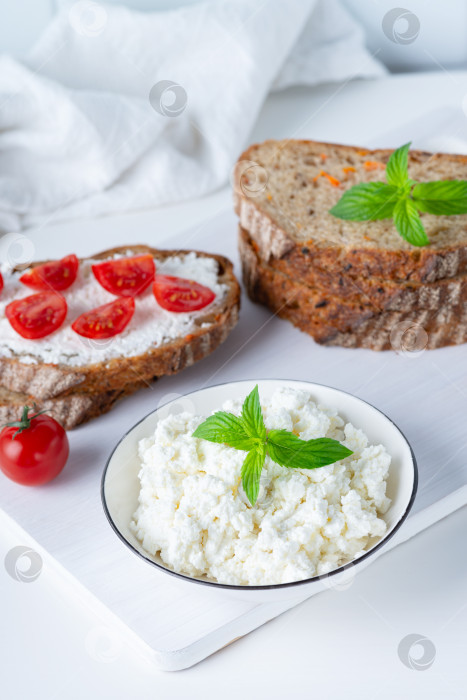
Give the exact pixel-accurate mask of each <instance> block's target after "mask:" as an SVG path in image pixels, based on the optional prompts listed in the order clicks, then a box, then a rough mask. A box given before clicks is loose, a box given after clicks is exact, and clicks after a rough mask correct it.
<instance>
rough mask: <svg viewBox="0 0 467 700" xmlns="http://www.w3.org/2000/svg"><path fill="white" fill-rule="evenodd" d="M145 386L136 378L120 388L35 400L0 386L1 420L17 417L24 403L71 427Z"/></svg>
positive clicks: (67, 428)
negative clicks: (131, 382)
mask: <svg viewBox="0 0 467 700" xmlns="http://www.w3.org/2000/svg"><path fill="white" fill-rule="evenodd" d="M144 386H145V383H143V382H139V383H136V382H135V383H134V384H130V385H127V386H124V387H122V388H121V389H114V390H113V391H104V392H101V393H99V394H85V393H82V392H76V393H74V394H69V395H68V396H63V397H62V396H57V397H56V398H53V399H46V400H45V401H37V400H36V398H35V397H32V396H28V394H22V393H18V392H15V391H8V389H5V388H3V387H0V424H2V425H4V424H5V423H7V422H9V421H15V420H19V419H20V418H21V414H22V411H23V407H24V406H31V407H32V406H33V405H34V406H35V407H37V409H38V410H40V411H42V410H44V411H46V412H47V414H48V415H49V416H52V417H53V418H55V420H56V421H58V422H59V423H60V424H61V425H62V426H63V427H64V428H65V430H71V429H73V428H76V427H77V426H78V425H81V423H85V422H86V421H88V420H91V419H92V418H96V417H97V416H100V415H102V414H103V413H107V411H110V409H111V408H113V406H114V405H115V403H116V402H117V401H118V400H119V399H122V398H124V397H125V396H129V395H130V394H133V393H134V392H135V391H137V390H138V389H141V388H143V387H144Z"/></svg>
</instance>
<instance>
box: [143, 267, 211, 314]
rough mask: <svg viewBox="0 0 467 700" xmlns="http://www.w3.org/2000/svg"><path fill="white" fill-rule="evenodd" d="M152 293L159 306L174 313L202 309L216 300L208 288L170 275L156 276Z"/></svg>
mask: <svg viewBox="0 0 467 700" xmlns="http://www.w3.org/2000/svg"><path fill="white" fill-rule="evenodd" d="M153 291H154V296H155V297H156V300H157V303H158V304H159V306H162V308H163V309H166V310H167V311H175V312H176V313H180V312H183V311H198V310H199V309H204V307H205V306H207V305H208V304H210V303H211V302H212V301H214V299H215V298H216V295H215V294H214V292H213V291H212V289H209V287H204V286H203V285H202V284H198V282H194V281H193V280H186V279H183V278H182V277H172V276H171V275H156V277H155V279H154V286H153Z"/></svg>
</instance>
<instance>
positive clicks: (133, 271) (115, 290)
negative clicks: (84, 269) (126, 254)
mask: <svg viewBox="0 0 467 700" xmlns="http://www.w3.org/2000/svg"><path fill="white" fill-rule="evenodd" d="M92 271H93V272H94V276H95V278H96V279H97V281H98V282H99V284H100V285H102V287H104V289H106V290H107V291H108V292H110V293H111V294H116V295H117V296H119V297H136V296H138V294H141V292H144V290H145V289H146V288H147V287H148V286H149V285H150V284H151V282H152V280H153V279H154V275H155V272H156V266H155V265H154V260H153V257H152V255H135V256H134V257H132V258H118V259H117V260H106V261H105V262H102V263H98V264H97V265H93V266H92Z"/></svg>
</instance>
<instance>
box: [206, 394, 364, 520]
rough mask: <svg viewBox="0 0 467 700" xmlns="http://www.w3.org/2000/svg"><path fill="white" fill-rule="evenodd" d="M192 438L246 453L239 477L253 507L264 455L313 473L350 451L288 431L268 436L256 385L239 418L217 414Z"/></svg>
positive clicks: (290, 466)
mask: <svg viewBox="0 0 467 700" xmlns="http://www.w3.org/2000/svg"><path fill="white" fill-rule="evenodd" d="M193 437H196V438H201V439H203V440H208V441H209V442H218V443H223V444H225V445H228V446H229V447H234V448H235V449H236V450H244V451H245V452H247V453H248V454H247V455H246V457H245V461H244V462H243V465H242V473H241V476H242V485H243V490H244V491H245V493H246V495H247V498H248V500H249V501H250V503H251V505H252V506H254V505H255V503H256V500H257V498H258V493H259V486H260V477H261V471H262V469H263V466H264V461H265V459H266V455H269V457H270V458H271V459H272V460H273V462H276V464H279V465H280V466H281V467H288V468H290V469H316V468H317V467H325V466H326V465H327V464H333V463H334V462H337V461H338V460H340V459H345V457H348V456H349V455H351V454H352V451H351V450H349V449H348V448H347V447H344V445H341V443H340V442H338V441H337V440H332V439H331V438H316V439H315V440H300V438H298V437H297V436H296V435H294V433H290V432H289V431H288V430H270V431H269V433H268V432H267V430H266V426H265V425H264V419H263V413H262V411H261V404H260V401H259V392H258V385H256V386H255V388H254V389H253V391H252V392H251V393H250V394H248V396H247V397H246V399H245V401H244V403H243V406H242V413H241V416H240V417H238V416H234V415H233V414H232V413H226V412H225V411H218V412H217V413H214V415H212V416H210V417H209V418H207V419H206V420H205V421H204V422H203V423H201V425H199V426H198V427H197V428H196V430H195V432H194V433H193Z"/></svg>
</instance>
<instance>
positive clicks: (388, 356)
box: [0, 115, 467, 670]
mask: <svg viewBox="0 0 467 700" xmlns="http://www.w3.org/2000/svg"><path fill="white" fill-rule="evenodd" d="M437 119H438V117H437ZM443 119H444V115H443ZM438 120H439V119H438ZM423 123H424V125H425V127H426V117H424V120H423ZM416 126H417V125H416V124H412V125H410V128H406V129H405V133H401V132H400V131H398V132H397V133H393V134H390V135H388V136H387V138H385V137H380V138H379V139H377V142H378V143H379V144H381V145H382V146H384V145H390V146H391V145H392V146H396V145H399V144H400V143H404V142H405V141H406V140H408V139H409V138H410V136H411V135H413V133H418V131H417V130H416ZM428 136H429V134H428ZM414 145H416V146H423V143H420V142H419V143H417V144H414ZM236 227H237V222H236V219H235V217H234V215H233V214H232V213H231V212H230V210H228V211H227V212H225V211H224V212H223V213H221V214H219V215H217V216H214V218H212V219H210V221H209V222H208V223H206V224H203V225H202V226H201V227H198V228H197V229H194V230H192V231H188V232H185V233H184V234H177V236H176V237H174V238H171V240H170V244H167V245H170V248H175V247H177V246H180V247H181V248H183V247H195V248H198V249H205V250H209V251H212V252H219V253H222V254H224V255H227V256H229V257H231V258H232V259H234V260H236V261H237V259H238V258H237V253H236V241H235V238H236ZM88 238H89V237H88ZM142 238H143V237H142ZM133 239H134V240H136V237H135V234H134V233H133ZM144 239H145V240H144ZM144 239H143V240H141V241H138V242H148V243H153V244H154V243H156V241H155V240H154V239H153V238H152V237H151V235H149V234H146V235H145V236H144ZM156 240H157V239H156ZM159 240H160V236H159ZM84 245H86V246H87V247H88V248H89V249H88V250H83V246H84ZM95 247H98V246H95V245H94V244H93V243H92V242H91V241H90V240H86V243H85V244H84V243H83V244H82V245H80V246H79V248H80V249H78V250H77V251H76V252H78V253H89V252H92V251H93V250H94V248H95ZM62 248H63V249H64V244H63V242H62V243H61V245H60V250H57V252H56V254H60V252H61V249H62ZM65 252H69V251H68V248H67V249H66V250H65V249H64V253H65ZM237 273H239V270H238V269H237ZM466 350H467V347H466V346H459V347H453V348H445V349H442V350H435V351H430V352H422V353H421V354H413V355H412V354H406V355H404V354H402V355H400V354H396V353H394V352H387V353H373V352H371V351H365V350H345V349H342V348H323V347H320V346H318V345H316V344H315V343H314V342H313V341H312V339H311V338H310V337H308V336H306V335H304V334H302V333H300V332H299V331H298V330H296V329H294V328H293V327H292V326H291V325H290V324H289V323H287V322H285V321H281V320H279V319H278V318H275V317H273V316H272V315H271V314H270V313H269V312H268V311H267V310H266V309H264V308H261V307H258V306H254V305H253V304H251V303H250V302H249V301H248V300H247V299H246V298H244V299H243V306H242V312H241V319H240V323H239V325H238V326H237V328H236V329H235V330H234V332H233V333H232V335H231V337H230V338H229V340H228V341H227V342H226V343H225V344H224V345H223V346H222V347H221V348H220V349H219V350H218V351H217V352H216V353H214V354H213V355H212V356H211V357H209V358H207V359H206V360H204V361H203V362H201V363H198V364H197V365H195V366H193V367H191V368H190V369H188V370H186V371H185V372H183V373H182V374H181V375H179V376H175V377H168V378H165V379H162V380H160V381H158V382H157V383H155V384H154V385H153V386H152V387H151V388H150V389H146V390H144V391H140V392H139V393H137V394H136V395H134V396H132V397H130V398H128V399H126V400H125V401H124V402H122V403H120V404H119V405H118V406H117V407H116V408H115V409H114V410H113V411H112V412H111V413H110V414H108V415H106V416H102V417H101V418H99V419H97V420H95V421H93V422H91V423H90V424H89V425H85V426H83V427H81V428H79V429H77V430H76V431H73V432H72V433H70V442H71V458H70V461H69V464H68V465H67V468H66V470H65V471H64V472H63V474H62V475H61V476H60V478H58V479H57V480H56V481H55V482H52V483H51V484H49V485H48V486H47V487H44V488H40V489H26V488H21V487H20V486H17V485H15V484H13V483H12V482H10V481H8V480H7V479H6V478H4V477H3V476H2V475H0V522H1V526H2V527H4V528H8V529H9V530H11V532H12V534H13V535H14V537H15V538H16V540H17V542H18V544H29V545H30V546H32V547H33V548H35V549H36V550H37V551H39V552H40V553H41V555H42V556H43V558H44V574H45V572H46V571H47V572H48V573H49V574H50V575H51V576H53V577H56V580H57V583H60V582H61V583H66V585H67V586H68V587H70V586H71V587H72V588H73V589H74V590H75V591H76V595H78V596H79V597H80V598H81V599H82V600H84V601H85V602H86V604H87V605H90V606H93V607H95V608H96V610H99V611H100V613H101V614H103V613H104V611H105V610H106V611H107V613H106V614H107V615H108V618H109V620H111V621H112V624H114V625H116V627H119V628H121V630H122V631H123V632H124V633H125V634H126V635H127V637H128V638H129V639H131V641H132V643H134V645H135V646H137V647H138V649H139V650H140V651H141V652H142V653H144V654H145V655H148V656H149V657H150V658H151V659H152V660H153V661H154V663H155V664H157V665H158V666H159V667H160V668H163V669H166V670H178V669H182V668H186V667H188V666H190V665H192V664H195V663H197V662H198V661H200V660H201V659H203V658H205V657H207V656H208V655H210V654H212V653H213V652H214V651H216V650H218V649H220V648H222V647H223V646H225V645H227V644H229V643H231V642H232V641H234V640H235V639H236V638H238V637H240V636H242V635H245V634H247V633H248V632H249V631H251V630H253V629H255V628H256V627H258V626H259V625H261V624H263V623H264V622H266V621H267V620H269V619H272V618H273V617H275V616H276V615H278V614H280V613H281V612H284V611H285V610H286V609H288V608H289V607H291V606H292V605H294V604H296V602H297V601H294V602H293V603H289V604H288V605H287V604H284V603H280V604H279V603H276V604H268V605H265V604H264V605H250V604H245V603H243V602H239V601H238V600H235V599H232V600H228V601H226V602H225V603H220V602H218V601H215V602H213V601H212V600H211V598H210V595H209V591H206V590H204V589H202V590H199V591H198V590H196V592H193V593H192V594H190V595H187V594H186V592H185V590H184V589H183V591H180V589H179V587H178V585H177V581H176V580H175V579H173V578H172V577H167V576H164V575H163V574H161V573H160V572H158V571H155V570H153V569H151V568H150V567H149V566H147V565H146V564H145V563H144V562H143V561H141V560H140V559H138V558H137V557H135V556H134V555H132V554H131V553H130V552H129V551H128V550H127V549H126V548H125V547H124V546H123V545H122V544H121V543H120V541H119V540H118V539H117V538H116V537H115V536H114V534H113V532H112V531H111V529H110V527H109V526H108V524H107V521H106V519H105V516H104V513H103V510H102V507H101V503H100V493H99V487H100V478H101V474H102V470H103V467H104V464H105V462H106V459H107V457H108V455H109V453H110V451H111V449H112V447H113V446H114V444H115V443H116V442H117V441H118V439H119V438H120V437H121V435H122V434H123V433H124V432H126V431H127V430H128V429H129V428H130V427H131V426H132V425H133V424H134V423H135V422H136V421H137V420H139V419H140V418H141V417H142V416H144V415H145V414H147V413H149V412H150V411H151V410H152V409H153V408H155V407H156V406H158V405H159V404H160V403H161V402H165V401H166V400H168V399H170V398H173V397H174V395H175V396H183V394H185V393H186V392H189V391H192V390H194V389H197V388H200V387H202V386H206V385H209V384H213V383H219V382H223V381H229V380H232V379H240V378H255V377H274V378H283V377H287V378H291V379H294V378H296V379H307V380H310V381H316V382H320V383H322V384H328V385H330V386H335V387H338V388H340V389H343V390H345V391H348V392H351V393H353V394H356V395H358V396H360V397H361V398H363V399H365V400H367V401H369V402H370V403H372V404H374V405H375V406H377V407H378V408H380V409H381V410H382V411H384V412H385V413H386V414H387V415H388V416H389V417H390V418H392V419H393V420H394V421H395V422H396V423H397V425H399V426H400V427H401V429H402V430H403V432H404V433H405V435H406V436H407V438H408V440H409V441H410V442H411V444H412V446H413V449H414V451H415V454H416V457H417V460H418V465H419V470H420V484H419V491H418V496H417V499H416V502H415V505H414V508H413V511H412V514H411V515H410V517H409V519H408V520H407V522H406V523H405V524H404V526H403V527H402V528H401V530H400V531H399V533H398V534H397V536H396V537H394V538H393V540H391V544H392V546H396V545H397V544H398V543H400V542H402V541H404V540H406V539H408V538H409V537H412V536H413V535H414V534H416V533H417V532H420V531H421V530H423V529H424V528H426V527H428V526H429V525H431V524H432V523H434V522H436V521H437V520H439V519H440V518H443V517H444V516H445V515H447V514H448V513H450V512H452V511H454V510H455V509H456V508H459V507H460V506H462V505H464V504H465V503H467V466H466V461H467V460H466V458H465V451H466V449H467V444H466V436H465V415H466V409H467V375H466V374H465V369H464V368H465V362H466Z"/></svg>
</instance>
